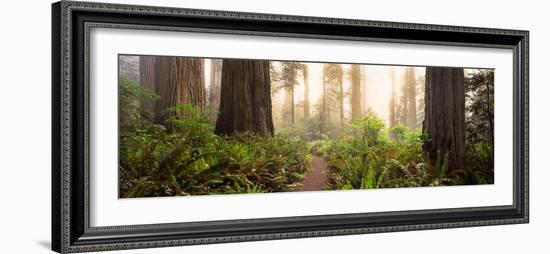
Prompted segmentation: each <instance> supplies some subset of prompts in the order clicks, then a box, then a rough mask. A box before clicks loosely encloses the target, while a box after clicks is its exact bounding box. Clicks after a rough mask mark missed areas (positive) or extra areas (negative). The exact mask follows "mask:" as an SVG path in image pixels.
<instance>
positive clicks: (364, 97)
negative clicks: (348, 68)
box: [361, 65, 369, 114]
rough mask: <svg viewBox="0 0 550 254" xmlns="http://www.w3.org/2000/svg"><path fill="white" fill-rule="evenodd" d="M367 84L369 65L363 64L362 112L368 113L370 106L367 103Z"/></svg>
mask: <svg viewBox="0 0 550 254" xmlns="http://www.w3.org/2000/svg"><path fill="white" fill-rule="evenodd" d="M367 86H368V83H367V66H366V65H361V114H366V113H367V111H368V108H369V107H368V103H367V95H368V94H367V91H368V87H367Z"/></svg>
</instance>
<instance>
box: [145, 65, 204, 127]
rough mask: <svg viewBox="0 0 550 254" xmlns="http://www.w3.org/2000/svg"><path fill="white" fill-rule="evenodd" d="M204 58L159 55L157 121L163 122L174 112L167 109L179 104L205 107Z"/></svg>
mask: <svg viewBox="0 0 550 254" xmlns="http://www.w3.org/2000/svg"><path fill="white" fill-rule="evenodd" d="M202 65H203V60H202V59H200V58H188V57H157V64H156V66H157V89H156V91H157V94H158V95H159V96H160V99H159V100H158V101H157V114H156V118H155V122H157V123H159V124H162V123H164V122H165V121H166V119H167V118H168V117H170V116H171V115H172V114H173V113H167V112H166V109H169V108H172V107H174V106H176V105H178V104H190V105H193V106H196V107H204V106H205V104H206V91H205V88H204V73H203V67H202Z"/></svg>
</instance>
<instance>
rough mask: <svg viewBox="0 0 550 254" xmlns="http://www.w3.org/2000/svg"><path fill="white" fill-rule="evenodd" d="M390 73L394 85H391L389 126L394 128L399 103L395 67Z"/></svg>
mask: <svg viewBox="0 0 550 254" xmlns="http://www.w3.org/2000/svg"><path fill="white" fill-rule="evenodd" d="M390 75H391V84H392V87H391V97H390V103H389V108H390V110H389V111H390V113H389V114H390V116H389V118H390V119H389V120H390V122H389V127H390V128H392V127H394V126H395V125H397V105H396V98H395V97H396V95H395V73H394V69H393V68H391V72H390Z"/></svg>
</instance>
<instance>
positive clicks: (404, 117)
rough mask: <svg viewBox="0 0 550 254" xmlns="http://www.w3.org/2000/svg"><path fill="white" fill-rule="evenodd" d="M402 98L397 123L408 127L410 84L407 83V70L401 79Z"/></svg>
mask: <svg viewBox="0 0 550 254" xmlns="http://www.w3.org/2000/svg"><path fill="white" fill-rule="evenodd" d="M401 81H402V82H401V98H400V101H399V107H398V111H397V115H398V117H397V121H398V122H399V123H400V124H402V125H405V126H408V119H409V118H408V117H409V95H408V91H409V89H408V82H407V69H405V74H404V75H403V78H402V79H401Z"/></svg>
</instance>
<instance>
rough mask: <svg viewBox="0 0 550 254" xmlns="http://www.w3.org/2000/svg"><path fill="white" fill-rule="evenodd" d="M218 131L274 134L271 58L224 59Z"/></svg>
mask: <svg viewBox="0 0 550 254" xmlns="http://www.w3.org/2000/svg"><path fill="white" fill-rule="evenodd" d="M215 132H216V134H218V135H232V134H234V133H239V132H253V133H256V134H259V135H262V136H268V135H273V133H274V127H273V118H272V115H271V81H270V75H269V61H263V60H235V59H224V60H223V66H222V80H221V100H220V114H219V116H218V120H217V122H216V130H215Z"/></svg>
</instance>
